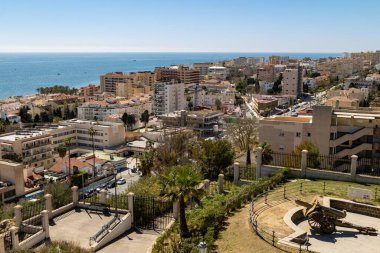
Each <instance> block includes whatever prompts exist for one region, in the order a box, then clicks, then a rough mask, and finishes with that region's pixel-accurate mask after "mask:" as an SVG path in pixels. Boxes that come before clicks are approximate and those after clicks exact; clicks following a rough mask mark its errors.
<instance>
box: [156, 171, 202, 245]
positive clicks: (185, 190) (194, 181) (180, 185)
mask: <svg viewBox="0 0 380 253" xmlns="http://www.w3.org/2000/svg"><path fill="white" fill-rule="evenodd" d="M159 180H160V181H159V182H160V184H161V186H162V195H163V196H166V197H169V198H171V199H172V200H173V201H179V225H180V235H181V237H183V238H186V237H189V236H190V232H189V228H188V227H187V222H186V214H185V209H186V204H187V203H188V202H189V201H190V200H192V201H195V202H198V203H199V199H200V195H201V193H202V190H201V189H198V185H199V183H200V181H201V180H202V177H201V174H200V173H199V171H198V170H196V169H195V168H194V167H192V166H188V165H186V166H175V167H172V168H171V169H170V170H169V171H168V172H167V173H165V174H163V175H161V176H160V178H159Z"/></svg>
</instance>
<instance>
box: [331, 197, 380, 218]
mask: <svg viewBox="0 0 380 253" xmlns="http://www.w3.org/2000/svg"><path fill="white" fill-rule="evenodd" d="M330 207H332V208H336V209H339V210H346V211H347V212H351V213H358V214H362V215H367V216H371V217H375V218H380V207H378V206H372V205H366V204H362V203H355V202H352V201H343V200H338V199H330Z"/></svg>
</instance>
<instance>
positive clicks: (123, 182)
mask: <svg viewBox="0 0 380 253" xmlns="http://www.w3.org/2000/svg"><path fill="white" fill-rule="evenodd" d="M126 182H127V181H125V179H124V178H120V179H119V180H117V184H125V183H126Z"/></svg>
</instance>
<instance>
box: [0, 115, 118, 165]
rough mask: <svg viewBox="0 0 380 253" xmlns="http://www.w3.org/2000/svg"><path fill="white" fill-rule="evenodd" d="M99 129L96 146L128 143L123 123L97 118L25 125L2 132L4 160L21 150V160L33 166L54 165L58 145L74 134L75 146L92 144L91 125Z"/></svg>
mask: <svg viewBox="0 0 380 253" xmlns="http://www.w3.org/2000/svg"><path fill="white" fill-rule="evenodd" d="M90 128H93V129H95V130H96V133H95V136H94V144H95V145H94V146H95V148H96V149H104V148H110V147H113V146H117V145H121V144H124V143H125V128H124V124H123V123H113V122H95V121H88V120H76V119H72V120H67V121H61V122H60V123H59V125H53V126H49V127H44V128H39V129H24V130H19V131H16V132H13V133H8V134H3V135H0V160H12V159H10V156H12V155H15V154H17V155H18V156H19V157H20V158H21V161H20V163H22V164H24V165H26V166H27V167H32V168H37V169H38V168H41V169H42V170H43V169H46V168H50V167H51V166H52V165H53V163H54V161H55V157H56V156H55V155H54V153H55V152H56V149H57V147H58V146H59V145H60V144H63V143H64V141H65V140H66V139H67V138H69V137H71V138H72V149H73V153H74V152H75V151H74V149H77V151H78V149H83V150H86V152H88V150H89V149H91V148H92V138H91V136H90V134H89V129H90Z"/></svg>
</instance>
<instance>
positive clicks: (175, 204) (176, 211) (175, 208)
mask: <svg viewBox="0 0 380 253" xmlns="http://www.w3.org/2000/svg"><path fill="white" fill-rule="evenodd" d="M178 215H179V201H178V200H175V201H174V202H173V218H174V219H176V220H177V219H178Z"/></svg>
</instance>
